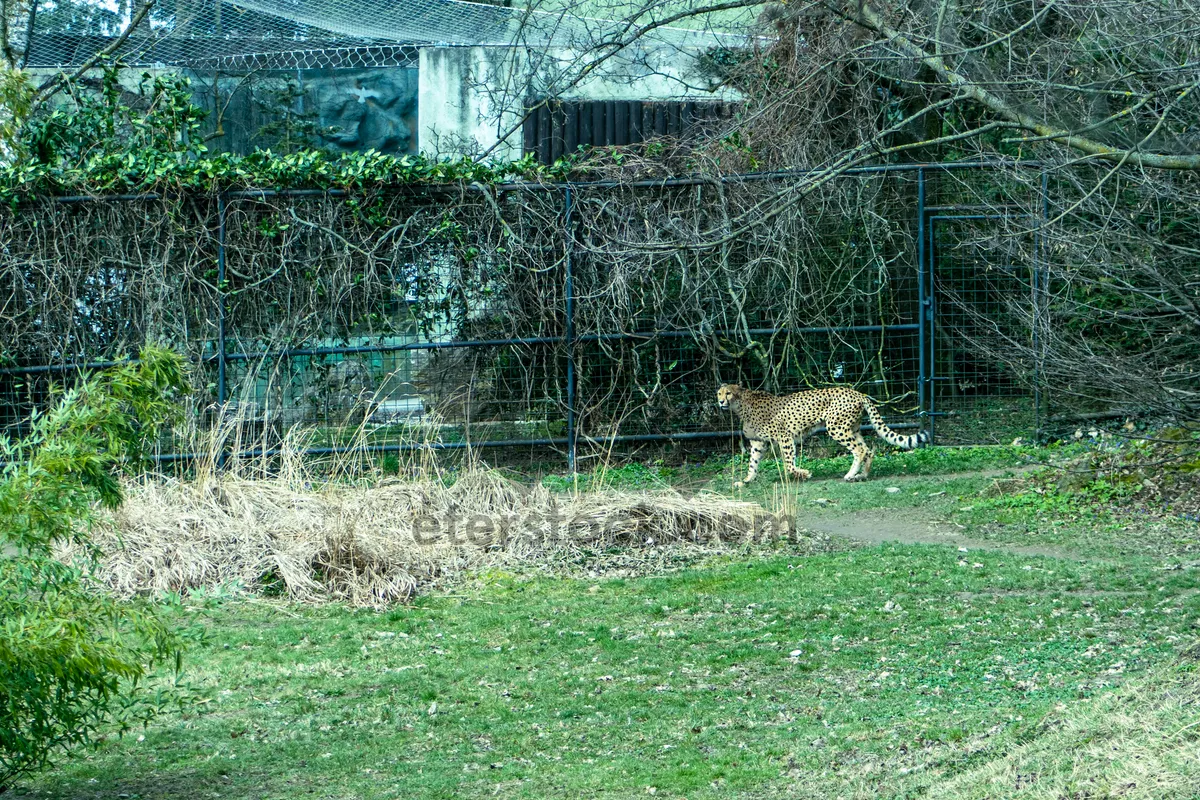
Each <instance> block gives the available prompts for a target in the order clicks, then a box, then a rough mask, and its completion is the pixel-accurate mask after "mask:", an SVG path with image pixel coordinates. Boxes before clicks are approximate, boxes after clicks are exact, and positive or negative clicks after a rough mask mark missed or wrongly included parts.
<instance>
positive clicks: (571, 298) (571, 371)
mask: <svg viewBox="0 0 1200 800" xmlns="http://www.w3.org/2000/svg"><path fill="white" fill-rule="evenodd" d="M573 201H574V197H573V196H572V194H571V187H570V186H567V188H566V195H565V199H564V201H563V206H564V207H563V237H564V246H565V250H566V259H565V261H566V280H565V281H564V286H563V294H564V304H565V306H566V310H565V313H566V317H567V319H566V328H567V329H566V340H567V342H566V343H567V469H568V471H570V473H571V474H572V475H574V474H575V468H576V463H575V457H576V455H577V443H576V431H575V234H574V231H573V230H572V228H571V221H572V220H571V217H572V215H573V214H574V211H575V208H574V203H573Z"/></svg>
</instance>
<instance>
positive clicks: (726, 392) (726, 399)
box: [717, 383, 742, 409]
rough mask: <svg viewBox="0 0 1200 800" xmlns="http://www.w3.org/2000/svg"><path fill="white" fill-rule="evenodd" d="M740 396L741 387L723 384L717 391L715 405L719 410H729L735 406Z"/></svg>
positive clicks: (733, 384) (734, 384)
mask: <svg viewBox="0 0 1200 800" xmlns="http://www.w3.org/2000/svg"><path fill="white" fill-rule="evenodd" d="M741 396H742V387H741V386H739V385H738V384H736V383H725V384H722V385H721V387H720V388H719V389H717V405H719V406H720V407H721V408H724V409H729V408H734V407H736V405H737V401H738V399H739V398H740V397H741Z"/></svg>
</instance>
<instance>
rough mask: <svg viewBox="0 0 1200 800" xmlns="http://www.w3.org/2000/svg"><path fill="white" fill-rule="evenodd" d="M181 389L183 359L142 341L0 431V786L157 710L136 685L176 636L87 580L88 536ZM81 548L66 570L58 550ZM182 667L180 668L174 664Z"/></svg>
mask: <svg viewBox="0 0 1200 800" xmlns="http://www.w3.org/2000/svg"><path fill="white" fill-rule="evenodd" d="M186 391H187V382H186V378H185V372H184V362H183V360H182V358H181V357H180V356H178V355H177V354H175V353H172V352H170V351H168V350H163V349H159V348H157V347H147V348H146V349H145V350H143V352H142V354H141V360H140V362H139V363H136V364H135V363H127V364H124V365H121V366H119V367H116V368H114V369H112V370H110V371H108V372H106V373H104V374H102V375H99V376H97V377H94V378H91V379H89V380H86V381H83V382H82V383H80V385H78V386H77V387H76V388H74V389H72V390H70V391H67V392H65V393H63V395H62V397H61V399H60V401H59V403H58V404H57V405H56V406H55V407H54V408H53V410H51V411H50V412H48V413H46V414H43V415H39V416H36V417H35V418H34V419H33V422H32V431H31V432H30V434H29V435H28V436H27V437H26V438H24V439H23V440H21V441H16V442H14V441H11V440H9V439H8V438H6V437H0V458H3V460H4V461H5V463H6V466H5V467H4V470H3V472H2V473H0V475H2V479H0V556H2V557H0V620H3V625H2V627H0V791H3V789H4V787H5V786H6V785H7V784H8V783H9V782H11V781H12V779H13V778H14V777H15V776H17V775H20V774H22V773H25V772H29V771H31V770H35V769H38V768H40V767H42V766H44V765H45V764H46V763H47V762H48V760H49V759H50V758H51V757H52V756H53V755H54V754H55V753H56V752H59V751H61V750H63V749H64V748H70V747H75V746H79V745H84V744H87V743H88V742H90V741H92V738H93V735H94V733H95V731H96V729H97V727H98V726H99V725H101V724H102V723H105V722H106V721H108V720H110V719H114V718H115V720H116V721H117V723H118V725H119V726H121V727H122V729H124V728H125V727H128V726H129V725H132V724H135V723H136V722H138V721H144V720H145V719H147V718H148V716H150V715H152V714H153V711H154V707H155V704H154V703H153V702H150V701H148V700H147V699H146V698H141V697H139V696H138V694H137V693H136V692H135V691H133V690H134V689H135V688H136V687H137V684H138V682H139V680H140V679H141V678H143V677H144V676H145V675H146V674H147V671H148V670H149V669H150V667H151V666H152V665H153V664H154V663H155V662H157V661H160V660H162V659H165V658H167V657H169V656H171V655H172V654H174V655H175V657H176V659H178V653H179V651H178V647H177V642H176V639H175V637H174V636H173V635H172V633H171V632H170V631H169V630H168V628H167V626H166V625H165V624H164V623H163V622H162V621H161V620H160V619H159V618H158V616H157V615H156V614H155V613H154V612H153V610H151V609H150V608H148V607H145V606H142V605H139V604H124V603H118V602H116V601H114V600H113V599H111V598H110V597H108V596H107V594H106V593H104V592H103V591H102V590H101V589H99V588H98V587H97V586H96V585H95V583H94V582H92V581H89V570H90V569H91V567H92V566H93V563H94V558H95V555H96V554H95V553H94V551H92V550H91V549H90V548H88V547H87V530H88V526H89V524H90V523H91V520H92V516H93V508H94V504H95V503H96V502H99V503H101V504H103V505H105V506H108V507H113V506H116V505H117V504H118V503H120V501H121V488H120V484H119V483H118V479H117V476H118V474H119V472H120V471H121V470H122V469H127V468H129V467H131V466H136V465H137V464H138V463H139V462H140V461H141V459H142V457H143V454H144V453H145V452H146V451H147V449H148V446H149V445H150V444H151V443H152V442H153V441H154V440H155V438H156V437H157V435H158V433H159V431H160V430H161V429H162V427H163V426H164V425H166V424H168V423H169V422H171V421H172V420H174V419H175V418H176V415H177V414H178V413H179V411H178V409H180V408H181V405H180V404H179V402H178V399H179V395H180V394H182V393H184V392H186ZM69 543H74V544H77V545H79V544H82V545H84V548H83V552H84V553H85V557H84V558H83V559H82V560H81V562H79V563H72V564H67V563H63V562H62V561H59V560H58V559H56V558H55V548H56V546H60V545H63V544H69ZM177 666H178V663H177Z"/></svg>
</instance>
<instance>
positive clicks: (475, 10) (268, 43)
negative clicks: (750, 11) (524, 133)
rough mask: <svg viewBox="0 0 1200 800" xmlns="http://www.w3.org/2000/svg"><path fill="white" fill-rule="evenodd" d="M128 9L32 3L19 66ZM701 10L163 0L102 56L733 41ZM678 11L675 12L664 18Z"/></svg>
mask: <svg viewBox="0 0 1200 800" xmlns="http://www.w3.org/2000/svg"><path fill="white" fill-rule="evenodd" d="M139 7H140V4H138V3H121V4H110V3H105V2H99V1H98V0H54V2H48V3H43V4H41V7H40V8H39V10H38V13H37V14H36V15H34V16H33V18H32V19H33V22H32V24H31V25H30V26H29V29H28V31H27V33H26V34H23V35H24V36H26V38H27V40H28V55H27V58H26V65H27V66H29V67H67V66H76V65H79V64H82V63H84V62H86V61H87V60H88V59H89V58H91V57H92V56H93V55H95V54H97V53H99V52H101V51H103V50H106V49H107V48H109V47H110V46H114V45H117V44H118V37H119V36H120V35H121V34H122V32H124V31H125V29H126V28H128V27H129V25H130V22H131V21H132V20H133V18H134V16H135V14H136V11H137V9H138V8H139ZM703 9H704V6H703V5H702V4H700V3H698V2H696V0H678V2H674V3H671V4H666V5H661V6H660V5H658V4H654V5H651V6H649V7H647V8H646V9H643V10H641V11H639V12H638V13H637V15H636V16H635V17H630V14H631V11H632V10H631V9H630V8H629V7H628V6H627V5H621V4H617V3H611V4H606V3H604V2H598V1H597V0H592V1H591V2H586V3H584V2H565V3H564V2H554V3H548V2H543V3H535V4H533V5H531V6H517V7H513V6H510V5H503V4H498V3H497V4H489V3H478V2H465V1H464V0H412V1H411V2H404V3H399V2H390V3H379V2H372V0H238V2H236V3H232V2H229V1H228V0H202V1H201V0H162V1H161V2H157V3H155V4H154V6H153V7H152V8H151V9H150V11H149V13H148V14H147V15H146V17H145V19H144V20H143V21H142V22H141V23H140V24H139V25H137V26H136V28H135V29H134V30H132V31H131V32H130V35H129V36H128V38H127V39H126V40H124V41H123V42H120V43H119V46H117V47H116V49H115V50H113V51H112V52H111V53H110V54H109V55H110V56H111V57H112V58H119V59H120V60H121V61H122V62H123V63H125V64H127V65H130V66H160V67H167V66H171V67H189V68H194V69H225V70H244V69H297V68H301V69H328V68H362V67H381V66H404V65H406V64H410V63H412V60H413V58H414V53H415V51H414V49H413V48H414V47H415V46H423V45H458V46H463V45H488V46H500V47H505V46H512V45H517V46H522V47H535V48H545V47H556V48H566V49H570V48H590V47H592V46H595V45H597V44H598V43H600V42H605V41H613V40H614V37H615V38H616V39H617V40H623V39H627V38H630V37H631V36H632V37H634V38H637V39H638V40H639V42H640V45H639V46H646V47H653V46H669V47H676V48H678V47H687V48H707V47H713V46H719V45H721V44H730V45H733V44H736V43H738V42H741V41H744V36H743V35H742V34H741V33H740V32H739V28H740V27H742V26H743V25H744V21H742V20H740V19H739V18H736V17H733V16H731V15H729V14H728V13H727V14H724V15H722V16H718V15H715V14H712V13H705V12H704V11H703ZM690 12H695V13H690ZM677 17H681V18H682V19H683V20H684V21H678V22H676V23H675V24H665V23H666V22H667V21H669V20H673V19H675V18H677Z"/></svg>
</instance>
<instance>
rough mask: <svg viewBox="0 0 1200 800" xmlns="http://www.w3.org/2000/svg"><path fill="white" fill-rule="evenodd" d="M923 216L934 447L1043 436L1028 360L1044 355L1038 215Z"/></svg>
mask: <svg viewBox="0 0 1200 800" xmlns="http://www.w3.org/2000/svg"><path fill="white" fill-rule="evenodd" d="M924 216H925V219H924V226H923V227H924V231H923V233H924V236H925V241H926V248H927V259H928V261H927V264H928V266H927V284H926V287H927V288H926V298H925V300H926V317H925V319H926V329H927V332H928V334H927V343H928V344H927V347H928V350H927V354H928V370H927V372H926V375H925V380H926V391H925V408H926V413H927V414H928V415H929V418H930V427H931V429H932V430H933V431H934V432H935V435H936V439H937V441H938V442H939V443H941V444H982V443H994V444H1010V443H1012V442H1013V440H1014V439H1016V438H1018V437H1020V438H1021V439H1022V440H1023V441H1026V442H1029V441H1031V440H1033V439H1036V437H1037V435H1038V431H1039V429H1040V427H1041V405H1042V400H1043V398H1042V392H1041V391H1040V388H1039V374H1038V373H1039V370H1038V368H1037V364H1036V359H1034V358H1030V357H1028V354H1031V353H1035V352H1036V351H1037V338H1036V337H1037V329H1038V325H1037V323H1036V321H1037V320H1038V318H1039V308H1038V302H1039V285H1040V277H1041V276H1040V266H1039V264H1038V260H1037V258H1036V254H1037V253H1038V252H1039V251H1038V241H1037V237H1038V234H1037V231H1036V225H1037V219H1036V218H1034V217H1031V216H1029V215H1027V214H1023V213H1020V212H1016V211H1014V212H1012V213H1005V212H1000V213H996V212H993V211H986V212H978V211H976V212H971V211H967V210H959V209H954V208H938V207H929V208H927V209H926V213H925V215H924ZM1007 222H1017V223H1019V224H1017V225H1013V226H1008V225H1006V224H1005V223H1007ZM1014 363H1021V364H1026V367H1025V368H1017V369H1014V367H1013V366H1012V365H1013V364H1014Z"/></svg>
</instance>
